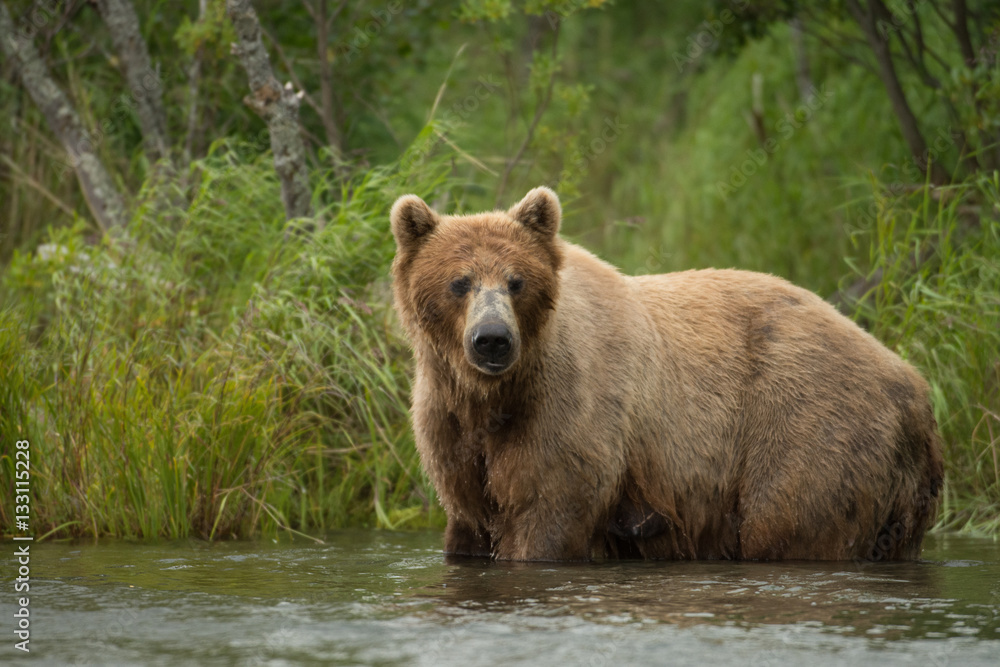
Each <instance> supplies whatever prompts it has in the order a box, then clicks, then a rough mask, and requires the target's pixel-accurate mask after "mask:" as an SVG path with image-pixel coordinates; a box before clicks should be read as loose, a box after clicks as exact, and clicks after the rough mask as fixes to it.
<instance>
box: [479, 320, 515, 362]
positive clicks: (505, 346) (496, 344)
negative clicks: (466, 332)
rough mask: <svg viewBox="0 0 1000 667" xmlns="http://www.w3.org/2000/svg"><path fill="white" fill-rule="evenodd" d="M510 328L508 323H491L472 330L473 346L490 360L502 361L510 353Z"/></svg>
mask: <svg viewBox="0 0 1000 667" xmlns="http://www.w3.org/2000/svg"><path fill="white" fill-rule="evenodd" d="M511 341H512V339H511V335H510V330H509V329H508V328H507V325H506V324H502V323H496V324H494V323H490V324H483V325H481V326H479V327H478V328H477V329H476V330H475V331H473V332H472V347H473V348H475V350H476V352H478V353H479V354H481V355H483V356H484V357H486V358H487V359H489V360H490V361H494V362H496V361H502V360H503V359H504V357H506V356H507V355H508V354H509V353H510V347H511Z"/></svg>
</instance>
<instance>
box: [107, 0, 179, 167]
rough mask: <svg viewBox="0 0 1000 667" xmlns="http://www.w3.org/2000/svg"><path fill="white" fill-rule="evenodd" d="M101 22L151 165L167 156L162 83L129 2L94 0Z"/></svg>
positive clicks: (165, 117)
mask: <svg viewBox="0 0 1000 667" xmlns="http://www.w3.org/2000/svg"><path fill="white" fill-rule="evenodd" d="M97 8H98V10H99V11H100V12H101V18H103V19H104V22H105V23H106V24H107V26H108V30H109V32H110V33H111V41H112V42H113V43H114V45H115V50H116V51H117V52H118V58H119V59H120V61H121V67H122V70H123V71H124V73H125V81H126V82H127V83H128V87H129V92H131V94H132V101H133V102H134V104H135V105H136V113H137V115H138V117H139V126H140V127H141V128H142V137H143V142H144V144H145V150H146V155H147V156H149V159H150V160H151V161H153V162H158V161H159V160H161V159H163V158H167V157H169V156H170V139H169V137H168V134H167V114H166V112H165V111H164V108H163V82H162V81H161V80H160V73H159V71H157V70H156V69H155V68H154V67H153V64H152V61H151V60H150V58H149V49H148V48H147V47H146V40H145V39H143V37H142V33H141V32H140V30H139V17H138V16H136V13H135V7H133V6H132V3H131V2H130V1H129V0H97Z"/></svg>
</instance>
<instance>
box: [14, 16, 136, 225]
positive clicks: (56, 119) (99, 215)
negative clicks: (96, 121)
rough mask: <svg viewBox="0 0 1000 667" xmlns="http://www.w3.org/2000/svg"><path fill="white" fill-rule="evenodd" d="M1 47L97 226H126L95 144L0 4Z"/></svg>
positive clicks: (119, 200)
mask: <svg viewBox="0 0 1000 667" xmlns="http://www.w3.org/2000/svg"><path fill="white" fill-rule="evenodd" d="M0 48H2V49H3V53H4V55H5V56H6V57H7V58H8V59H10V60H11V61H12V62H13V63H14V64H15V67H16V69H17V71H18V72H19V73H20V75H21V84H22V85H23V86H24V88H25V90H27V91H28V94H29V95H30V96H31V99H32V100H33V101H34V102H35V104H36V105H38V108H39V109H40V110H41V112H42V114H43V115H44V116H45V120H46V122H47V123H48V124H49V127H50V128H51V129H52V131H53V132H54V133H55V135H56V136H57V137H58V138H59V141H60V142H62V145H63V147H64V148H65V149H66V152H67V153H69V158H70V164H71V166H72V168H73V169H74V170H75V171H76V176H77V179H79V181H80V188H81V189H82V190H83V194H84V197H86V199H87V205H88V206H89V207H90V211H91V213H93V215H94V218H95V219H96V220H97V223H98V224H99V225H100V226H101V227H103V228H104V229H105V230H107V229H111V228H113V227H122V226H124V225H125V202H124V201H123V200H122V197H121V193H119V192H118V190H117V189H116V188H115V185H114V182H113V181H112V180H111V176H110V175H109V174H108V172H107V170H105V168H104V165H103V164H101V161H100V159H99V158H98V157H97V152H96V151H95V147H94V141H93V140H92V138H91V137H90V136H88V133H87V131H86V129H85V128H84V126H83V123H82V122H81V121H80V117H79V115H77V113H76V109H74V108H73V105H72V103H71V102H70V100H69V98H68V97H66V94H65V93H64V92H63V91H62V90H61V89H60V88H59V86H58V85H56V83H55V81H53V80H52V77H51V76H50V74H49V71H48V68H47V67H46V66H45V63H44V61H43V60H42V58H41V56H40V55H39V54H38V51H37V50H36V49H35V45H34V44H33V43H32V42H31V40H29V39H27V38H25V37H23V36H21V35H18V34H17V33H16V32H15V26H14V22H13V20H12V19H11V16H10V12H8V11H7V5H6V4H4V3H0Z"/></svg>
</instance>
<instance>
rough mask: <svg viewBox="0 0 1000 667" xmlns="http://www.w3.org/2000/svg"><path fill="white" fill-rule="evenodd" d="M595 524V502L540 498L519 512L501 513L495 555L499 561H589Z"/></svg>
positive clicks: (495, 532) (578, 499)
mask: <svg viewBox="0 0 1000 667" xmlns="http://www.w3.org/2000/svg"><path fill="white" fill-rule="evenodd" d="M595 521H596V513H595V510H594V507H593V499H592V498H576V499H573V500H568V499H564V502H563V503H559V502H547V501H546V500H544V499H541V498H539V499H536V500H535V502H533V503H532V504H531V505H529V506H528V507H527V508H524V509H521V510H520V511H517V510H511V511H507V512H503V511H501V513H500V515H499V517H498V520H497V522H496V528H495V529H494V531H493V533H494V536H493V537H494V547H493V554H494V556H495V557H496V558H497V560H523V561H586V560H590V558H591V538H592V537H593V534H594V526H595Z"/></svg>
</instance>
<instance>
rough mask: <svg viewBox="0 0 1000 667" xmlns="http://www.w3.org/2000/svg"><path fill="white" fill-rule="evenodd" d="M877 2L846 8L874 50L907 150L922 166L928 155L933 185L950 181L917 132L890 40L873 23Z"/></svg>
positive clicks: (854, 0) (854, 1) (852, 1)
mask: <svg viewBox="0 0 1000 667" xmlns="http://www.w3.org/2000/svg"><path fill="white" fill-rule="evenodd" d="M876 2H880V0H868V8H867V9H863V8H862V7H861V5H860V4H859V3H858V0H847V8H848V10H850V12H851V15H852V16H853V17H854V20H855V21H857V23H858V25H859V26H860V27H861V30H862V32H864V34H865V39H866V40H867V41H868V46H869V47H871V50H872V51H873V52H874V53H875V61H876V62H877V63H878V74H879V78H880V79H882V85H883V86H885V89H886V92H887V93H888V95H889V102H890V103H891V104H892V110H893V112H894V113H895V114H896V119H897V120H898V121H899V126H900V129H901V130H902V131H903V138H904V139H905V140H906V144H907V146H909V147H910V153H911V154H912V155H913V158H914V159H915V160H916V162H917V164H919V165H920V166H921V167H922V168H926V167H927V161H928V159H929V158H930V169H931V182H932V183H934V184H935V185H944V184H945V183H947V182H948V181H949V178H948V173H947V172H946V171H945V170H944V168H943V167H942V166H941V163H940V162H939V161H937V160H936V159H935V158H937V157H938V156H930V155H928V152H927V142H926V141H924V137H923V135H922V134H921V133H920V126H919V125H918V124H917V118H916V116H915V115H914V114H913V110H912V109H910V104H909V102H908V101H907V100H906V93H905V92H903V86H902V84H901V83H900V82H899V76H898V75H897V74H896V66H895V65H894V64H893V62H892V51H891V49H890V48H889V42H888V41H887V39H883V38H882V36H881V35H880V34H879V31H878V27H877V26H876V24H875V17H876V16H877V14H878V12H876V5H875V3H876Z"/></svg>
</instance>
